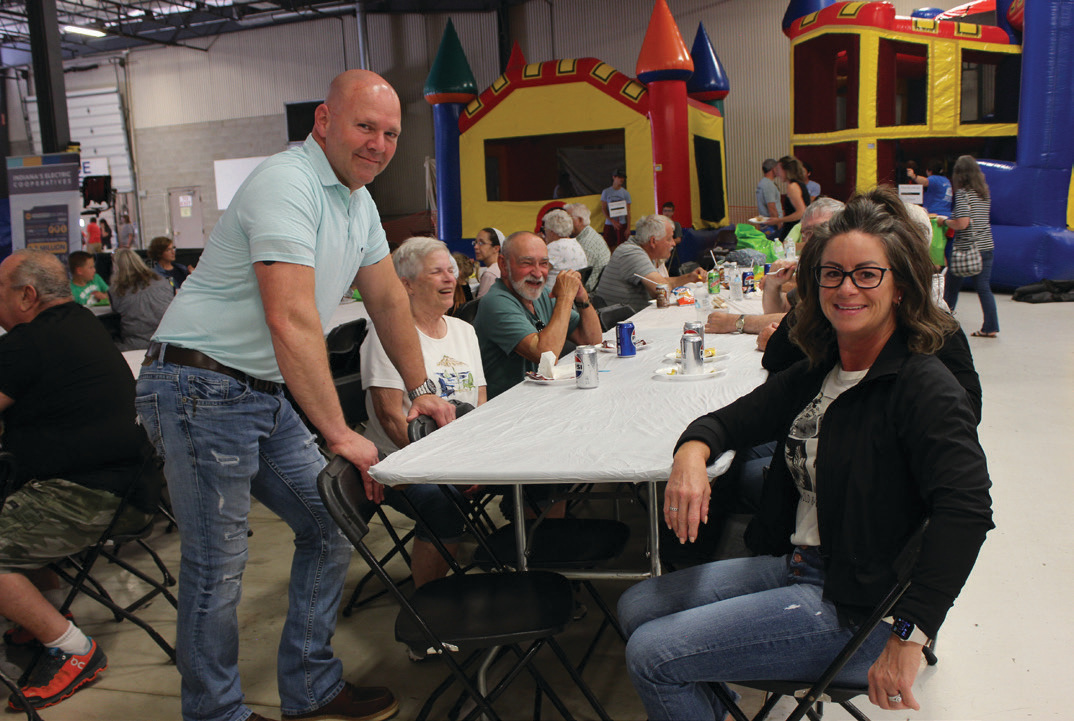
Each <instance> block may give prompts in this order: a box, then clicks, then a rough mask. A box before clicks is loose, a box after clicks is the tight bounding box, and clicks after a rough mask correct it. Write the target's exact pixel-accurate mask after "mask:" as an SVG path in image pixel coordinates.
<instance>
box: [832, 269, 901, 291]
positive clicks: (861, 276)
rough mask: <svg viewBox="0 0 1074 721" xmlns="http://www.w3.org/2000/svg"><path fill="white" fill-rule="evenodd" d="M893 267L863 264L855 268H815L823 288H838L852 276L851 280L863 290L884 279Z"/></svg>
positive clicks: (874, 285)
mask: <svg viewBox="0 0 1074 721" xmlns="http://www.w3.org/2000/svg"><path fill="white" fill-rule="evenodd" d="M889 270H891V268H878V267H874V266H862V267H861V268H854V269H853V270H843V269H842V268H838V267H836V266H834V265H819V266H817V267H816V268H815V269H814V272H815V273H816V276H817V283H818V284H819V285H820V287H821V288H838V287H839V286H841V285H842V284H843V281H844V280H846V279H847V278H850V282H851V283H853V284H854V285H856V286H857V287H858V288H861V289H862V290H870V289H872V288H875V287H877V286H878V285H880V284H881V283H882V282H883V281H884V273H887V272H888V271H889Z"/></svg>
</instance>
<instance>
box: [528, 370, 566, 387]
mask: <svg viewBox="0 0 1074 721" xmlns="http://www.w3.org/2000/svg"><path fill="white" fill-rule="evenodd" d="M523 380H526V381H529V382H530V383H536V384H538V385H542V386H565V385H568V384H574V383H576V382H577V380H576V379H575V377H574V376H571V377H569V378H556V379H554V380H553V379H552V378H545V377H544V376H539V375H537V374H536V373H534V372H533V371H527V372H526V375H525V377H524V378H523Z"/></svg>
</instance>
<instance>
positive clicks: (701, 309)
mask: <svg viewBox="0 0 1074 721" xmlns="http://www.w3.org/2000/svg"><path fill="white" fill-rule="evenodd" d="M694 311H695V315H696V319H697V320H698V321H699V322H701V323H704V322H705V321H706V320H708V317H709V313H711V312H712V296H711V295H710V294H709V292H708V288H705V287H701V288H698V289H697V291H696V292H695V293H694Z"/></svg>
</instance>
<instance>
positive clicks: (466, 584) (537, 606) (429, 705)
mask: <svg viewBox="0 0 1074 721" xmlns="http://www.w3.org/2000/svg"><path fill="white" fill-rule="evenodd" d="M317 487H318V490H319V491H320V494H321V497H322V499H323V500H324V503H325V507H326V508H327V509H328V512H329V513H330V514H331V516H332V518H333V519H334V520H335V521H336V523H337V524H339V527H340V528H341V529H342V530H343V533H344V535H346V536H347V538H348V539H349V540H350V542H351V543H352V544H353V545H354V547H355V548H356V549H357V551H358V553H359V555H361V556H362V558H363V559H364V560H365V562H366V563H367V564H368V565H369V567H370V568H371V569H372V570H373V572H374V573H376V574H377V576H378V577H379V578H380V579H381V581H382V582H383V583H384V585H385V586H386V587H387V588H388V590H389V591H390V592H391V594H392V596H394V597H395V599H396V601H398V603H399V605H400V606H401V610H400V612H399V615H398V617H397V618H396V622H395V637H396V639H397V640H399V641H401V642H403V643H405V644H406V645H407V646H409V647H410V648H411V649H415V650H420V651H423V652H426V653H428V654H436V655H438V656H440V657H441V658H442V659H443V661H444V663H446V664H447V666H448V668H449V671H450V673H449V675H448V677H447V678H446V679H445V680H444V682H443V683H441V684H440V685H439V686H438V687H437V688H436V689H434V691H433V692H432V694H430V696H429V698H428V699H427V700H426V701H425V703H424V705H423V706H422V708H421V711H420V712H419V713H418V715H417V718H418V719H426V718H429V715H430V714H431V713H432V709H433V706H434V705H435V704H436V702H437V700H438V699H439V698H440V697H441V696H442V695H443V694H444V693H445V692H446V691H447V690H448V689H449V688H450V687H451V686H452V685H454V684H455V683H458V685H459V686H461V687H462V689H463V697H462V699H460V703H458V704H456V705H455V709H456V710H457V709H458V708H460V706H461V701H462V700H463V699H465V698H466V697H469V698H470V699H472V700H473V702H474V703H475V704H476V707H475V708H474V709H473V711H472V712H470V713H469V714H468V715H467V716H466V717H465V718H466V719H473V718H477V717H478V716H482V715H483V716H484V717H485V718H488V719H499V718H500V716H499V715H498V714H497V713H496V711H495V709H494V708H493V704H494V703H495V702H496V700H497V699H498V698H500V696H502V695H503V693H504V691H505V690H506V689H507V688H508V686H509V685H510V684H511V683H512V682H513V681H514V680H515V679H516V678H517V677H518V675H519V674H520V673H521V672H522V671H523V670H525V671H526V672H528V673H529V674H530V676H532V678H533V680H534V682H535V683H536V684H537V687H538V688H539V689H540V692H541V694H543V695H547V696H548V698H549V700H550V701H551V703H552V704H553V705H554V706H555V707H556V709H557V710H558V711H559V713H560V714H561V715H562V716H563V718H565V719H570V718H572V716H571V713H570V711H569V710H568V709H567V708H566V706H564V704H563V702H562V701H561V700H560V698H559V697H558V695H556V693H555V692H554V691H553V690H552V688H551V686H550V685H549V684H548V682H547V681H546V680H545V678H544V677H543V676H542V675H541V673H540V672H539V671H538V670H537V668H536V667H535V665H534V664H533V661H534V659H535V657H536V655H537V653H538V652H539V651H540V650H541V649H542V648H544V647H546V646H547V647H548V648H550V649H551V650H552V652H553V654H554V655H555V656H556V657H557V658H558V659H559V662H560V663H561V664H562V666H563V668H564V669H566V671H567V673H568V675H569V676H570V677H571V679H572V680H573V681H574V682H575V684H576V685H577V686H578V688H579V689H580V690H581V692H582V694H583V695H584V696H585V697H586V700H587V701H589V703H590V705H591V706H592V707H593V709H594V710H595V711H596V712H597V715H598V716H599V717H600V718H601V719H608V715H607V714H606V713H605V712H604V709H603V707H602V706H601V705H600V702H599V701H598V700H597V699H596V697H594V696H593V693H592V692H591V691H590V690H589V688H588V686H586V684H585V682H584V681H583V680H582V678H581V677H580V676H579V675H578V673H577V672H576V671H575V670H574V667H573V666H572V665H571V663H570V661H569V660H568V659H567V657H566V654H564V652H563V649H562V648H561V647H560V645H559V644H558V643H557V642H556V641H555V639H554V638H553V636H554V635H555V634H557V633H559V632H560V631H562V630H563V629H564V628H565V627H566V625H567V624H568V623H569V622H570V620H571V609H572V605H573V599H572V593H571V586H570V582H569V581H568V580H567V579H566V578H564V577H563V576H560V575H559V574H556V573H550V572H547V571H528V572H525V573H513V572H506V571H505V572H502V573H489V574H484V573H470V574H466V573H463V572H462V569H461V568H460V567H459V565H458V564H457V563H456V562H455V559H454V558H452V557H451V555H450V554H447V553H446V551H445V549H444V548H443V546H442V544H439V543H438V542H437V544H436V545H437V546H438V547H439V548H440V550H441V552H442V553H444V557H445V559H447V561H448V563H449V564H450V565H451V569H452V571H453V573H451V574H449V575H448V576H447V577H446V578H441V579H437V580H434V581H430V582H429V583H426V584H425V585H423V586H422V587H421V588H419V589H417V590H416V591H415V592H414V594H413V596H411V597H410V598H408V597H407V596H406V595H405V594H403V593H402V591H400V590H399V587H398V586H397V585H396V583H395V582H394V581H393V580H392V578H391V576H390V575H388V573H386V572H385V570H384V568H383V567H382V566H381V565H380V563H379V562H378V561H377V558H376V556H375V555H374V554H373V553H372V551H370V550H369V548H368V546H367V545H366V543H365V536H366V534H367V533H368V532H369V527H368V526H367V525H366V523H365V521H364V520H363V519H364V518H365V517H366V516H367V514H368V510H367V508H366V506H367V505H368V504H369V503H370V502H369V500H368V499H367V498H366V496H365V489H364V487H363V485H362V481H361V478H360V476H359V474H358V471H357V470H356V469H355V468H354V466H353V465H352V464H350V463H349V462H347V461H346V460H344V459H342V458H336V459H333V460H332V462H331V463H329V464H328V466H327V467H326V468H325V469H324V470H323V471H322V472H321V474H320V476H319V477H318V480H317ZM418 522H419V523H422V521H421V519H420V516H418ZM434 540H435V537H434ZM523 645H525V646H526V647H525V649H523V647H522V646H523ZM504 651H506V652H509V653H511V654H513V655H514V656H515V657H516V661H515V663H514V664H513V665H512V666H511V668H510V669H509V670H508V671H507V673H506V674H505V675H504V676H503V677H502V678H501V680H500V681H499V682H497V683H496V685H495V686H494V687H493V688H492V689H490V690H488V691H487V692H486V691H484V690H483V684H482V683H481V682H480V681H479V679H478V676H479V675H480V674H481V673H482V669H484V668H485V667H486V666H487V665H488V664H491V663H494V662H495V661H498V660H500V659H503V658H506V653H504ZM456 653H465V654H468V655H467V657H466V658H465V660H463V661H461V663H460V662H459V661H457V660H456V658H455V654H456ZM479 662H481V663H479ZM468 669H476V671H474V672H473V673H471V672H469V671H468ZM539 699H540V694H539V695H538V701H539ZM533 718H535V719H536V718H539V708H535V710H534V714H533Z"/></svg>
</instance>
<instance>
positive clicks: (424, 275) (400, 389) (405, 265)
mask: <svg viewBox="0 0 1074 721" xmlns="http://www.w3.org/2000/svg"><path fill="white" fill-rule="evenodd" d="M392 263H394V265H395V272H396V273H397V274H398V275H399V279H400V280H401V281H402V282H403V288H405V289H406V292H407V295H408V296H409V298H410V313H411V315H412V316H413V317H414V325H415V327H417V330H418V340H419V342H420V343H421V354H422V358H423V359H424V362H425V372H426V373H427V374H428V377H429V378H430V379H432V380H433V382H434V383H435V385H436V388H437V394H438V395H439V396H440V397H441V398H443V399H445V400H457V401H459V402H460V403H469V404H470V405H473V406H478V405H481V404H482V403H484V402H485V374H484V371H483V370H482V367H481V349H480V348H479V347H478V344H477V334H476V333H474V329H473V326H471V325H470V324H469V323H467V322H466V321H463V320H459V319H458V318H453V317H451V316H449V315H445V314H446V313H447V311H448V310H450V309H451V305H452V297H453V293H454V290H455V277H454V276H453V275H452V273H451V255H450V254H449V252H448V247H447V245H445V244H444V243H442V242H441V241H439V240H436V239H435V238H410V239H409V240H407V241H406V242H404V243H403V244H402V245H400V246H399V248H398V249H396V251H395V252H394V253H392ZM361 364H362V386H363V387H364V388H365V389H366V391H367V392H366V399H365V402H366V411H367V412H368V415H369V422H368V423H367V424H366V432H365V436H366V438H368V439H369V440H370V441H372V442H373V444H374V445H376V447H377V450H378V451H380V454H381V456H382V457H383V456H386V455H388V454H390V453H394V452H395V451H397V450H399V449H400V448H402V447H403V446H406V445H408V444H409V443H410V439H409V437H408V436H407V420H406V417H407V414H408V413H409V412H410V399H409V398H408V397H407V393H406V391H407V388H406V383H404V382H403V378H402V376H400V375H399V371H398V370H396V368H395V365H394V364H392V361H391V359H390V358H389V357H388V353H387V351H385V350H384V345H383V344H382V343H381V341H380V338H379V337H378V335H377V330H376V328H371V329H370V331H369V335H367V336H366V339H365V342H364V343H363V344H362V352H361ZM401 494H405V495H406V497H407V499H408V500H409V501H410V503H411V504H413V505H414V507H415V508H416V509H417V511H418V513H419V514H421V517H422V519H424V520H425V522H426V523H428V524H429V527H430V530H431V531H432V532H433V533H435V534H436V535H437V537H438V538H439V539H440V540H441V542H442V543H443V544H444V545H445V546H446V547H447V549H448V550H449V551H450V552H451V553H452V554H454V553H455V551H456V549H457V548H458V544H459V541H460V540H461V538H462V535H463V532H464V525H465V524H464V523H463V520H462V516H460V515H459V512H458V509H457V508H455V506H454V504H453V503H451V501H450V500H449V499H448V498H447V497H446V496H445V495H444V494H443V493H442V492H441V491H440V489H439V488H438V487H437V486H433V485H412V486H407V487H406V488H404V489H402V490H397V489H395V488H387V489H385V491H384V500H385V502H386V503H388V505H390V506H392V507H393V508H395V509H396V510H398V511H400V512H402V513H406V512H407V507H406V504H405V503H402V502H401V499H400V498H399V496H400V495H401ZM410 569H411V573H412V574H413V575H414V585H415V586H421V585H423V584H425V583H427V582H429V581H432V580H434V579H437V578H440V577H442V576H443V575H444V574H446V573H447V571H448V564H447V561H446V560H445V559H444V557H443V556H441V555H440V552H439V551H438V550H437V549H436V546H435V545H434V544H433V542H432V539H431V538H428V537H427V536H426V534H425V533H424V531H423V529H421V528H420V526H419V528H418V529H417V534H416V538H415V540H414V550H413V552H412V553H411V563H410Z"/></svg>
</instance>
